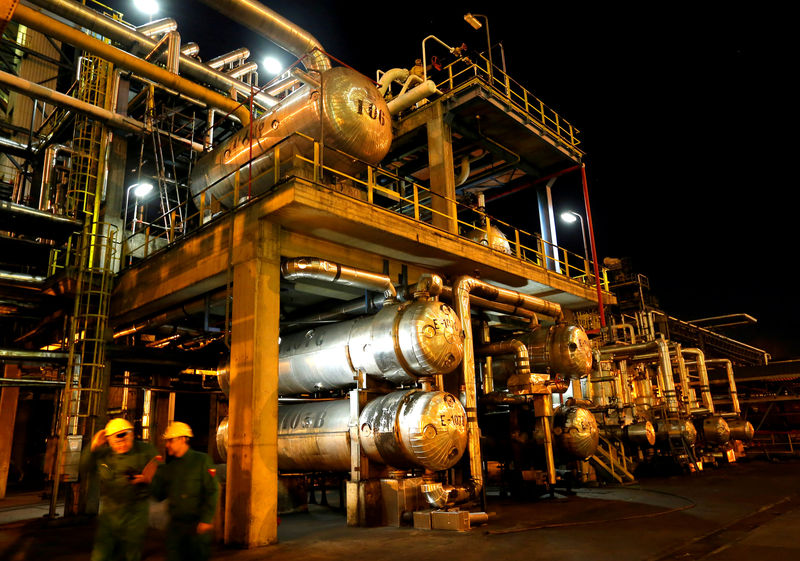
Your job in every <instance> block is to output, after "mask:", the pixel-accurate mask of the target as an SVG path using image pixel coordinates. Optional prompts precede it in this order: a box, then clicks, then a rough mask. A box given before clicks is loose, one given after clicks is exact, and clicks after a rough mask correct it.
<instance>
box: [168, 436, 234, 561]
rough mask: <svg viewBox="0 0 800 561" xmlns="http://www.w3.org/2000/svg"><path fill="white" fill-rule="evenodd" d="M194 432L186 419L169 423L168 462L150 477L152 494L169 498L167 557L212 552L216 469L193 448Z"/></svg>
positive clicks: (197, 557)
mask: <svg viewBox="0 0 800 561" xmlns="http://www.w3.org/2000/svg"><path fill="white" fill-rule="evenodd" d="M192 436H194V435H193V434H192V429H191V428H190V427H189V425H187V424H186V423H180V422H174V423H171V424H170V425H169V426H168V427H167V430H166V431H165V432H164V440H165V441H166V446H167V454H168V455H169V457H168V458H167V463H166V464H164V465H162V466H159V468H158V471H157V472H156V475H155V477H154V478H153V495H154V496H155V498H156V499H157V500H159V501H163V500H164V499H169V505H168V510H169V514H170V523H169V527H168V528H167V559H168V561H178V560H191V561H204V560H206V559H208V558H209V556H210V555H211V538H212V530H213V526H212V525H211V522H212V521H213V519H214V513H215V511H216V509H217V500H218V499H219V484H218V483H217V480H216V469H215V468H214V465H213V464H212V463H211V458H210V457H209V456H208V454H204V453H203V452H198V451H196V450H192V449H191V448H190V447H189V439H190V438H191V437H192Z"/></svg>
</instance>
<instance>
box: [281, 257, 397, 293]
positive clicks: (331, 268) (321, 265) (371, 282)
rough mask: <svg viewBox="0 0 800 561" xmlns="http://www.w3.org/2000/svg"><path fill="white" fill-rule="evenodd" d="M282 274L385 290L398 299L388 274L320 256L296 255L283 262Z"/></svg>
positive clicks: (294, 278) (292, 279)
mask: <svg viewBox="0 0 800 561" xmlns="http://www.w3.org/2000/svg"><path fill="white" fill-rule="evenodd" d="M281 275H282V276H283V278H285V279H286V280H289V281H298V280H318V281H325V282H331V283H334V284H339V285H342V286H352V287H355V288H363V289H364V290H373V291H376V292H377V291H380V292H383V293H384V295H385V296H386V298H389V299H390V300H396V299H397V290H396V289H395V287H394V284H392V279H391V278H389V276H388V275H381V274H378V273H371V272H369V271H364V270H363V269H354V268H352V267H348V266H346V265H340V264H339V263H334V262H332V261H326V260H325V259H320V258H318V257H296V258H294V259H287V260H286V261H284V262H283V263H281Z"/></svg>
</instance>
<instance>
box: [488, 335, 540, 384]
mask: <svg viewBox="0 0 800 561" xmlns="http://www.w3.org/2000/svg"><path fill="white" fill-rule="evenodd" d="M502 355H514V369H515V371H516V375H517V376H528V375H529V374H530V373H531V362H530V359H529V358H528V347H526V346H525V343H523V342H522V341H520V340H518V339H509V340H508V341H500V342H496V343H488V344H486V345H480V346H478V347H475V356H480V357H484V356H491V357H495V356H502Z"/></svg>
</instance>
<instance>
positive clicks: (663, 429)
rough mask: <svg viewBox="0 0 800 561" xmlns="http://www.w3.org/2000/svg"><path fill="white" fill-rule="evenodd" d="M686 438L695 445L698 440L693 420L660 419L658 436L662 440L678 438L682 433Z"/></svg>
mask: <svg viewBox="0 0 800 561" xmlns="http://www.w3.org/2000/svg"><path fill="white" fill-rule="evenodd" d="M681 434H682V435H683V437H684V438H685V439H686V442H687V443H688V444H689V445H690V446H693V445H694V443H695V442H697V429H696V428H695V427H694V425H693V424H692V422H691V421H689V420H683V421H663V420H662V421H658V424H657V426H656V438H657V439H658V440H660V441H666V440H668V439H669V438H676V437H678V436H680V435H681Z"/></svg>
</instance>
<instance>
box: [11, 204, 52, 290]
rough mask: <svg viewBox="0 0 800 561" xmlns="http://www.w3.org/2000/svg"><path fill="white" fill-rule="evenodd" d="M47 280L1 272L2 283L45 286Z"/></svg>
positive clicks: (34, 276) (25, 274)
mask: <svg viewBox="0 0 800 561" xmlns="http://www.w3.org/2000/svg"><path fill="white" fill-rule="evenodd" d="M2 202H5V201H2ZM46 280H47V277H40V276H38V275H29V274H27V273H12V272H10V271H0V281H2V282H10V283H23V284H31V285H40V284H44V281H46Z"/></svg>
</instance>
